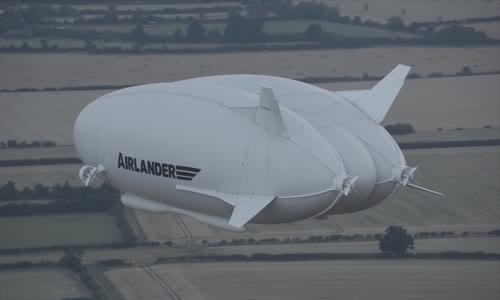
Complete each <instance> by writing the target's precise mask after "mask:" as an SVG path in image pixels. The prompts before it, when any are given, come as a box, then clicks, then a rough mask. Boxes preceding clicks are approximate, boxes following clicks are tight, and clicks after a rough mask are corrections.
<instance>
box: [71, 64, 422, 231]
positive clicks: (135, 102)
mask: <svg viewBox="0 0 500 300" xmlns="http://www.w3.org/2000/svg"><path fill="white" fill-rule="evenodd" d="M408 70H409V68H407V67H403V66H400V67H398V68H396V69H395V70H394V71H393V72H391V74H389V75H388V77H386V78H385V79H384V80H383V81H382V82H381V83H379V84H378V85H377V86H376V87H375V88H374V89H372V90H370V91H358V92H355V93H353V92H350V93H349V92H346V93H331V92H328V91H325V90H322V89H319V88H317V87H314V86H311V85H307V84H304V83H300V82H296V81H293V80H288V79H283V78H277V77H270V76H258V75H232V76H231V75H227V76H215V77H205V78H195V79H191V80H185V81H180V82H174V83H165V84H152V85H144V86H137V87H132V88H127V89H123V90H119V91H116V92H113V93H110V94H108V95H105V96H103V97H101V98H99V99H97V100H96V101H94V102H92V103H91V104H89V105H88V106H87V107H86V108H85V109H84V110H83V111H82V112H81V113H80V115H79V117H78V119H77V121H76V123H75V129H74V141H75V146H76V149H77V152H78V154H79V156H80V158H81V159H82V160H83V162H84V163H85V164H86V166H84V167H83V168H82V171H81V172H80V176H81V178H82V180H84V182H85V184H89V183H90V182H91V181H92V180H93V178H94V177H95V176H97V174H104V176H103V177H104V178H105V179H106V180H107V181H109V182H110V183H111V184H112V185H114V186H115V187H117V188H118V189H120V191H121V192H122V194H123V195H122V202H123V203H124V204H125V205H128V206H130V207H134V208H137V209H143V210H148V211H153V212H158V213H162V212H173V213H180V214H183V215H187V216H191V217H193V218H195V219H197V220H199V221H201V222H204V223H207V224H210V225H214V226H218V227H222V228H225V229H229V230H235V231H240V230H243V229H244V225H245V224H246V223H249V222H250V223H286V222H294V221H298V220H303V219H307V218H313V217H317V218H324V217H326V216H328V215H331V214H336V213H347V212H352V211H357V210H362V209H366V208H368V207H371V206H373V205H376V204H378V203H380V202H381V201H383V200H384V199H386V198H388V197H389V196H391V195H393V194H394V193H395V191H396V190H397V189H398V187H399V186H401V185H406V183H407V182H408V180H409V179H410V177H411V176H412V174H413V172H414V169H411V168H408V167H406V166H405V160H404V157H403V155H402V153H401V151H400V149H399V147H398V146H397V144H396V143H395V141H394V140H393V139H392V137H391V136H390V135H389V134H388V133H387V132H386V131H385V129H384V128H383V127H382V126H380V125H379V124H378V122H379V121H380V120H378V119H380V118H383V116H384V115H385V113H386V112H387V110H388V108H389V107H390V103H392V101H393V100H394V98H395V97H396V95H397V91H399V89H400V88H401V86H402V80H403V79H402V78H404V76H406V74H407V73H408ZM400 77H402V78H400ZM381 89H383V90H386V92H387V94H388V100H385V99H383V100H381V101H382V102H383V103H382V104H381V106H382V107H383V108H382V109H380V108H379V107H378V106H377V107H375V108H372V107H371V105H372V104H366V103H365V102H366V101H368V100H370V99H372V98H373V99H375V100H377V98H381V96H380V94H381V91H379V90H381ZM367 97H368V98H369V99H368V100H367V99H366V98H367ZM387 101H389V102H390V103H389V104H387V103H385V102H387ZM363 107H365V109H369V110H373V112H372V114H371V115H370V113H367V112H366V111H364V110H363V109H362V108H363ZM366 107H368V108H366ZM403 175H404V176H403Z"/></svg>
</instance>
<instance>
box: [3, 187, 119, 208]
mask: <svg viewBox="0 0 500 300" xmlns="http://www.w3.org/2000/svg"><path fill="white" fill-rule="evenodd" d="M23 199H24V200H25V199H48V200H51V201H47V202H46V203H25V202H21V203H16V200H23ZM0 200H1V201H11V203H10V204H5V205H3V206H2V209H1V210H0V216H20V215H35V214H48V213H68V212H97V211H109V212H113V211H115V210H116V209H117V208H120V205H121V204H120V203H121V202H120V193H119V192H118V190H116V189H115V188H113V187H112V186H110V185H108V184H103V185H101V186H100V187H98V188H92V187H74V186H70V185H69V184H68V182H66V183H65V184H64V185H59V184H57V185H55V186H52V187H47V186H44V185H41V184H37V185H35V187H34V188H33V189H31V188H29V187H26V188H24V189H22V190H17V189H16V186H15V183H14V182H12V181H8V182H7V183H6V184H4V185H3V186H2V187H1V188H0Z"/></svg>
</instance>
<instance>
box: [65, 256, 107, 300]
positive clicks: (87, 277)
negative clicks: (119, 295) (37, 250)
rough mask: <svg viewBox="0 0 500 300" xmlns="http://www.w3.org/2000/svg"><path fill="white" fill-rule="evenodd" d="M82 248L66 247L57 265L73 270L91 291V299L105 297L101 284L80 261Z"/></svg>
mask: <svg viewBox="0 0 500 300" xmlns="http://www.w3.org/2000/svg"><path fill="white" fill-rule="evenodd" d="M82 255H83V250H81V249H77V248H68V249H65V250H64V254H63V256H62V257H61V259H60V260H59V263H58V264H59V265H61V266H63V267H66V268H68V269H70V270H71V271H73V272H75V273H76V275H78V277H80V280H81V281H82V282H83V284H85V286H87V288H88V289H89V290H90V291H91V292H92V296H93V297H92V299H107V298H108V297H107V295H106V292H105V291H104V290H103V288H102V287H101V285H100V284H99V283H98V282H97V280H95V279H94V276H92V273H91V271H90V270H89V268H88V267H87V266H86V265H84V264H83V263H82Z"/></svg>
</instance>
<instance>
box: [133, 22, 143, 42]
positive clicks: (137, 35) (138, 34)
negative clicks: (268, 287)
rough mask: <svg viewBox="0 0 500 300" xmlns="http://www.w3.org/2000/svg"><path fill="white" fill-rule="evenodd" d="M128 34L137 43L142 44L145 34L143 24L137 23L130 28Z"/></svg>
mask: <svg viewBox="0 0 500 300" xmlns="http://www.w3.org/2000/svg"><path fill="white" fill-rule="evenodd" d="M130 34H131V35H132V38H133V39H134V40H135V41H136V42H137V43H138V44H143V43H144V42H145V41H146V38H147V36H146V33H145V32H144V26H143V25H142V24H137V25H136V26H135V27H134V28H133V29H132V30H130Z"/></svg>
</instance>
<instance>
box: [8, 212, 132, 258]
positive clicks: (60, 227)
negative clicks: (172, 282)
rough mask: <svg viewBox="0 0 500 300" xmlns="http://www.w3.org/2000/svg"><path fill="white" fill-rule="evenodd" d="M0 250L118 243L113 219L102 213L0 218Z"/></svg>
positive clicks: (118, 237)
mask: <svg viewBox="0 0 500 300" xmlns="http://www.w3.org/2000/svg"><path fill="white" fill-rule="evenodd" d="M0 240H1V241H2V243H1V244H0V249H9V248H33V247H43V246H52V245H89V244H94V243H96V244H99V243H112V242H118V241H121V240H122V232H121V230H120V228H119V227H118V225H117V223H116V219H115V217H113V216H111V215H109V214H106V213H86V214H84V213H82V214H57V215H40V216H29V217H2V218H0Z"/></svg>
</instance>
